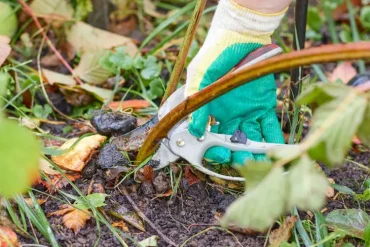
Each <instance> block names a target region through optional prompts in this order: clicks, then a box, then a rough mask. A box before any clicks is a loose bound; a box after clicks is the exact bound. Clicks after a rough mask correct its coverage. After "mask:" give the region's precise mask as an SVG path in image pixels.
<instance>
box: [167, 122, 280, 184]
mask: <svg viewBox="0 0 370 247" xmlns="http://www.w3.org/2000/svg"><path fill="white" fill-rule="evenodd" d="M230 138H231V135H222V134H215V133H210V132H206V133H205V134H204V137H203V138H202V139H197V138H195V137H194V136H192V135H191V134H190V133H189V131H188V130H187V129H183V130H181V131H178V132H176V133H174V134H173V135H172V136H171V139H170V140H169V147H170V149H171V151H172V152H173V153H175V154H177V155H178V156H180V157H182V158H183V159H185V160H186V161H188V162H189V163H190V164H192V165H193V166H194V167H195V168H196V169H198V170H200V171H201V172H203V173H205V174H207V175H210V176H214V177H217V178H221V179H225V180H231V181H245V179H244V178H242V177H232V176H225V175H221V174H218V173H216V172H213V171H211V170H209V169H207V168H205V167H204V166H203V165H202V159H203V156H204V153H205V152H206V151H207V150H208V149H209V148H211V147H214V146H222V147H225V148H228V149H230V150H231V151H248V152H251V153H253V154H265V153H267V152H268V151H269V150H271V149H274V148H278V147H281V146H287V144H274V143H264V142H254V141H251V140H248V141H247V143H246V144H240V143H233V142H231V141H230Z"/></svg>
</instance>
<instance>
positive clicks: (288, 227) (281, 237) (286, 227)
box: [270, 216, 298, 247]
mask: <svg viewBox="0 0 370 247" xmlns="http://www.w3.org/2000/svg"><path fill="white" fill-rule="evenodd" d="M297 220H298V216H289V217H287V218H286V219H285V221H284V223H283V224H282V225H281V226H280V227H279V228H278V229H276V230H274V231H272V232H271V235H270V244H271V246H272V247H278V246H280V244H281V243H283V242H284V241H288V240H289V239H290V236H291V235H292V230H293V228H294V225H295V223H296V222H297Z"/></svg>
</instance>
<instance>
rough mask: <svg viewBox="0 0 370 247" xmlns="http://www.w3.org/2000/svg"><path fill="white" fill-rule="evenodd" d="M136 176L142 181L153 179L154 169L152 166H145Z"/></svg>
mask: <svg viewBox="0 0 370 247" xmlns="http://www.w3.org/2000/svg"><path fill="white" fill-rule="evenodd" d="M136 178H137V179H138V180H139V181H141V182H144V181H153V178H154V170H153V167H151V166H145V167H144V168H141V169H140V170H139V171H138V172H137V173H136Z"/></svg>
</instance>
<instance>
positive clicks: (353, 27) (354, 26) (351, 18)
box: [346, 0, 366, 73]
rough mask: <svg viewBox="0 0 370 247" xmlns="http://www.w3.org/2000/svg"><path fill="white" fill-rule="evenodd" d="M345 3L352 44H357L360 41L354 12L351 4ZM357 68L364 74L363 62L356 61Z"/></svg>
mask: <svg viewBox="0 0 370 247" xmlns="http://www.w3.org/2000/svg"><path fill="white" fill-rule="evenodd" d="M346 2H347V6H348V12H349V21H350V25H351V30H352V36H353V41H354V42H359V41H360V35H359V32H358V28H357V23H356V10H355V8H354V7H353V5H352V2H351V1H350V0H346ZM358 68H359V70H360V73H365V71H366V66H365V62H364V61H363V60H359V61H358Z"/></svg>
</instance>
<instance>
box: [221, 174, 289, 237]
mask: <svg viewBox="0 0 370 247" xmlns="http://www.w3.org/2000/svg"><path fill="white" fill-rule="evenodd" d="M283 172H284V171H283V169H282V168H274V169H272V170H271V171H270V173H269V174H268V175H266V176H265V178H264V180H263V181H262V182H260V183H259V184H258V185H257V186H255V187H254V188H252V189H251V190H247V191H246V193H245V195H243V196H241V197H240V198H238V199H237V200H236V201H235V202H233V203H232V204H231V205H230V206H229V208H228V209H227V210H226V213H225V215H224V217H223V218H222V219H221V223H222V225H224V226H227V225H230V224H235V225H237V226H239V227H242V228H248V229H251V230H258V231H262V230H266V229H267V228H268V227H270V226H271V225H272V224H273V223H274V221H275V220H276V219H277V217H279V216H280V215H281V214H283V213H284V212H285V210H286V207H285V201H286V198H287V196H288V193H287V187H286V186H287V180H286V177H285V176H284V175H283ZM261 212H263V213H261Z"/></svg>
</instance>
